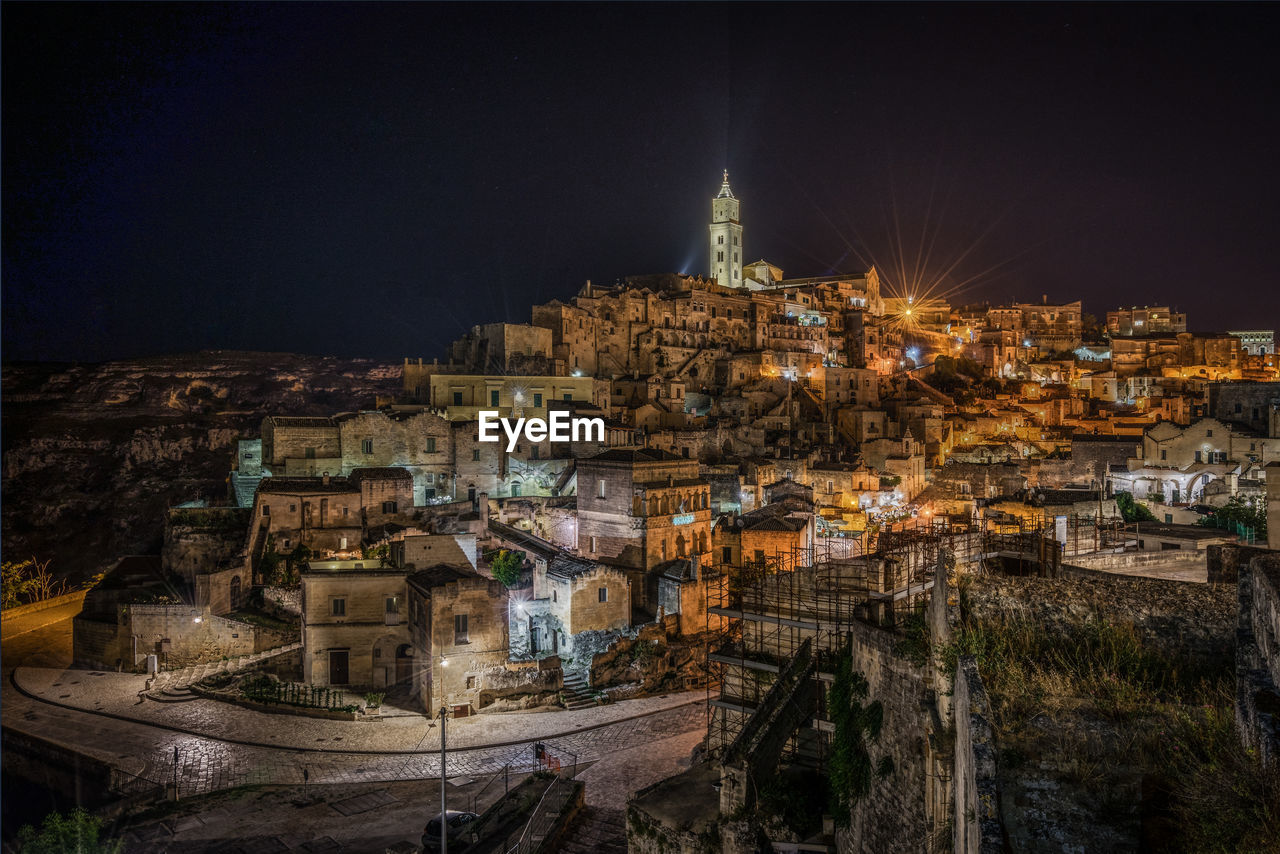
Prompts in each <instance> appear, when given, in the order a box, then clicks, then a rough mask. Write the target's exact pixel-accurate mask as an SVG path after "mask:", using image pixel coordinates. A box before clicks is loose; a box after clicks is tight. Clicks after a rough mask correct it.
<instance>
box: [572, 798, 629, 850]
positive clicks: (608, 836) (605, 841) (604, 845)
mask: <svg viewBox="0 0 1280 854" xmlns="http://www.w3.org/2000/svg"><path fill="white" fill-rule="evenodd" d="M559 850H560V851H562V852H565V853H566V854H594V853H595V852H600V853H601V854H626V851H627V826H626V820H625V817H624V813H623V811H622V810H614V809H607V808H605V807H593V806H588V807H586V808H585V809H583V810H582V812H581V813H579V814H578V818H577V819H576V820H575V821H574V822H573V826H572V827H571V828H570V829H569V832H568V834H566V835H565V837H564V838H563V839H561V840H560V848H559Z"/></svg>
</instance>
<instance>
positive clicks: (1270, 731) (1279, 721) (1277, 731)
mask: <svg viewBox="0 0 1280 854" xmlns="http://www.w3.org/2000/svg"><path fill="white" fill-rule="evenodd" d="M1237 596H1238V601H1239V623H1238V627H1237V635H1236V726H1237V727H1238V728H1239V730H1240V736H1241V739H1242V740H1243V741H1244V743H1245V745H1246V746H1247V747H1249V748H1251V749H1253V750H1255V751H1256V752H1257V755H1258V757H1259V758H1260V760H1261V761H1262V764H1263V765H1264V766H1265V767H1269V768H1275V767H1276V766H1277V765H1280V690H1278V689H1277V685H1280V554H1277V553H1274V552H1273V553H1271V554H1269V555H1266V556H1262V557H1257V558H1254V559H1253V560H1252V561H1251V562H1250V563H1249V564H1248V565H1247V566H1245V567H1242V568H1241V569H1240V581H1239V587H1238V589H1237Z"/></svg>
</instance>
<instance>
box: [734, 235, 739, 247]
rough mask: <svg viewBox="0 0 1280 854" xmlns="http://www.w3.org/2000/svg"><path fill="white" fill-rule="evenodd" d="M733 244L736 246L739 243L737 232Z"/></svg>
mask: <svg viewBox="0 0 1280 854" xmlns="http://www.w3.org/2000/svg"><path fill="white" fill-rule="evenodd" d="M733 245H734V246H737V245H738V235H736V234H735V235H734V236H733Z"/></svg>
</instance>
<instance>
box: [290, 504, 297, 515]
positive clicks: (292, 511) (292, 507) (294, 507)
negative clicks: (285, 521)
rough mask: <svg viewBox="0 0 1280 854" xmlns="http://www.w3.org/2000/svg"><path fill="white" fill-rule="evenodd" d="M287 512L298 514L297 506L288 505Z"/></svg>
mask: <svg viewBox="0 0 1280 854" xmlns="http://www.w3.org/2000/svg"><path fill="white" fill-rule="evenodd" d="M289 512H290V513H297V512H298V505H297V504H290V505H289Z"/></svg>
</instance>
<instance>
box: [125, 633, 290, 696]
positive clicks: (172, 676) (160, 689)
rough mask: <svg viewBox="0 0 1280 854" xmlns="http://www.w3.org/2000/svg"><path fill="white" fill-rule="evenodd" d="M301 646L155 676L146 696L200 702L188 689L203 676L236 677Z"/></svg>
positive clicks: (282, 647) (213, 662)
mask: <svg viewBox="0 0 1280 854" xmlns="http://www.w3.org/2000/svg"><path fill="white" fill-rule="evenodd" d="M301 648H302V643H301V642H298V643H291V644H287V645H286V646H278V647H275V648H274V649H264V650H263V651H262V652H255V653H253V654H251V655H242V656H240V657H239V658H229V659H225V660H223V661H211V662H209V663H207V664H193V665H191V666H190V667H184V668H182V669H181V670H169V671H165V672H164V673H160V674H157V675H156V677H155V678H154V679H153V680H151V682H150V684H149V685H148V687H147V692H146V694H147V696H148V697H149V698H150V699H152V700H155V701H156V702H159V703H184V702H188V701H190V700H198V699H200V697H199V695H197V694H195V693H194V692H192V691H191V686H192V685H194V684H195V683H197V682H199V681H200V680H201V679H203V678H205V677H206V676H213V675H215V674H217V673H237V672H239V671H241V670H244V669H246V668H249V667H253V666H254V665H256V664H260V663H261V662H263V661H266V660H267V659H268V658H275V657H276V656H277V655H284V654H286V653H290V652H293V651H294V650H296V649H301Z"/></svg>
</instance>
